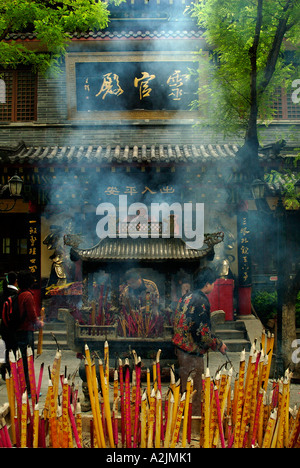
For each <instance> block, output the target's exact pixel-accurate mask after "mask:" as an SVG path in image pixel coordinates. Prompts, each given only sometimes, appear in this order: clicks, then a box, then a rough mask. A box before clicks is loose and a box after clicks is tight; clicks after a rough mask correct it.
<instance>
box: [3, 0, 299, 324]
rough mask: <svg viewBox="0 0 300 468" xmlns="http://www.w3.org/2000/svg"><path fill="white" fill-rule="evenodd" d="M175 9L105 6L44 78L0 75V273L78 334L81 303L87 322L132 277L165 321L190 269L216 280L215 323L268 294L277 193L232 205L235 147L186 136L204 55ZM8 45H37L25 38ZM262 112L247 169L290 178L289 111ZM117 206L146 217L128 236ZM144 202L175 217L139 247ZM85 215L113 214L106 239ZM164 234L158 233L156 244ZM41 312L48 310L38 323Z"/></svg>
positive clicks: (201, 133) (23, 72)
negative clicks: (71, 323) (64, 313)
mask: <svg viewBox="0 0 300 468" xmlns="http://www.w3.org/2000/svg"><path fill="white" fill-rule="evenodd" d="M188 3H189V1H185V0H157V1H156V0H155V1H145V2H140V1H135V0H127V2H126V3H124V4H121V5H120V6H119V7H117V6H111V20H110V23H109V26H108V28H107V29H105V30H102V31H97V32H95V31H91V32H89V33H82V34H81V33H78V34H75V35H74V36H73V38H72V41H71V43H70V45H69V48H68V53H67V55H66V57H65V58H64V59H63V60H62V65H61V73H60V74H59V75H58V76H55V77H50V78H46V77H44V76H42V75H37V74H34V73H33V72H32V71H31V70H29V69H26V68H24V67H20V68H17V69H15V70H10V69H3V70H2V72H1V73H2V81H1V83H2V84H3V89H2V88H0V96H2V94H1V93H4V94H5V99H4V98H2V99H1V101H0V182H1V185H2V190H1V199H0V223H1V233H0V236H1V239H0V275H1V277H3V276H4V274H5V273H7V272H8V271H9V270H20V269H24V268H29V269H30V270H31V271H32V273H34V275H35V277H36V279H37V289H36V294H37V300H38V301H39V303H40V304H41V303H42V302H43V303H46V304H49V301H52V305H53V304H56V305H55V307H54V309H55V308H59V307H71V309H72V311H73V312H74V316H75V317H76V319H79V321H81V323H85V324H89V323H91V318H90V316H89V317H86V316H85V315H84V313H83V312H82V311H83V310H84V309H85V308H87V309H89V308H91V307H92V306H91V302H93V301H94V302H93V304H94V307H96V312H95V309H94V312H92V313H94V318H93V320H94V323H97V317H98V316H99V314H98V311H99V310H100V308H101V307H103V302H104V301H106V304H111V302H112V301H113V300H114V297H112V296H113V294H115V296H116V295H118V293H116V288H117V291H119V289H118V288H119V287H120V285H121V284H122V281H123V276H122V275H123V274H124V273H125V270H126V269H128V268H132V267H134V268H139V269H140V270H141V271H142V272H143V274H144V275H146V277H147V278H148V279H149V280H151V281H153V282H155V283H156V284H157V287H158V290H159V294H160V297H161V301H162V303H163V307H164V310H165V308H167V307H169V306H170V307H171V306H172V303H174V302H175V301H176V299H178V295H179V294H180V292H179V291H178V290H177V289H178V284H180V278H181V276H184V277H186V275H188V280H189V281H190V282H191V284H192V281H193V274H194V273H195V272H196V271H197V270H198V269H199V268H201V267H202V266H204V265H210V266H213V267H214V268H216V270H217V271H218V273H219V276H220V279H219V280H218V283H217V287H216V289H215V296H214V297H213V298H212V304H213V308H214V309H215V310H217V309H223V310H225V315H226V321H233V320H235V319H236V317H237V316H245V315H249V314H251V313H252V310H251V293H252V292H253V290H255V289H257V288H261V287H266V288H267V289H269V290H272V288H274V287H275V286H276V277H277V271H276V262H275V251H276V236H274V229H273V225H274V211H275V207H276V203H277V199H278V191H276V187H272V186H270V187H268V192H267V198H266V199H265V202H266V203H267V204H268V207H269V208H270V210H268V212H267V213H266V212H265V211H264V210H259V209H258V206H257V204H256V202H255V200H254V198H253V195H252V193H251V190H250V189H249V190H248V191H245V195H244V196H243V197H242V198H241V196H240V193H241V190H240V188H241V187H243V186H244V184H245V174H241V173H239V171H238V169H237V166H236V163H235V162H236V155H237V152H238V150H239V148H240V147H241V146H242V145H243V140H242V139H238V138H224V137H223V136H222V135H215V134H214V133H213V132H212V131H211V129H210V128H209V126H207V127H206V128H205V129H203V128H202V127H201V128H200V127H198V126H197V122H198V121H199V120H201V121H203V119H205V115H206V109H205V108H203V109H202V108H201V103H200V107H199V110H192V109H191V106H190V104H191V102H192V101H194V100H195V99H197V90H198V86H199V82H198V81H197V80H198V79H199V80H204V81H205V80H207V77H206V75H205V73H204V72H203V74H202V73H201V69H202V68H203V70H204V67H203V62H202V61H203V60H204V58H203V55H201V56H200V55H199V54H197V52H199V50H200V49H202V51H205V53H206V54H207V57H209V56H210V53H211V52H210V50H209V48H208V47H207V46H206V44H205V40H204V38H203V31H201V30H199V28H198V26H197V24H196V23H195V21H194V19H192V18H191V17H190V16H189V15H188V14H186V13H185V9H186V6H187V4H188ZM8 39H9V40H16V41H22V42H23V43H25V44H30V46H36V45H37V44H36V43H37V41H36V38H35V37H34V35H33V34H31V33H23V34H13V35H11V37H9V38H8ZM197 70H199V75H198V73H193V71H194V72H196V71H197ZM195 76H197V77H198V78H197V79H196V78H195ZM274 106H275V107H276V109H277V111H278V112H277V116H276V118H275V119H274V120H273V121H272V122H271V123H269V124H268V125H266V124H265V123H264V122H261V123H260V133H261V141H263V143H264V145H263V146H262V147H261V150H260V155H259V159H260V165H261V168H262V170H263V171H265V172H270V171H271V170H272V169H276V170H281V169H282V168H291V169H292V170H295V166H294V165H293V162H294V160H295V158H296V156H297V152H296V151H295V149H296V148H297V141H298V142H299V138H300V105H299V104H295V103H293V102H292V100H291V95H289V94H288V93H285V92H283V91H281V90H278V95H277V96H276V97H274ZM292 128H293V131H291V129H292ZM278 135H280V137H278ZM279 139H281V143H276V141H277V140H279ZM282 140H284V142H283V141H282ZM298 147H299V143H298ZM14 174H17V175H18V176H19V177H21V178H22V180H23V192H22V198H19V199H18V200H17V201H16V203H15V204H14V200H13V199H12V198H10V197H9V191H8V181H9V179H10V178H11V177H12V176H13V175H14ZM120 197H122V198H120ZM120 199H121V200H123V201H126V203H127V205H126V206H127V208H129V207H130V208H131V209H132V210H134V208H136V211H137V210H140V208H141V205H143V206H146V207H147V208H148V214H147V216H148V218H147V219H146V221H145V225H144V227H143V228H141V230H140V234H141V235H140V236H139V237H138V238H136V237H135V238H134V237H133V236H131V235H130V232H129V230H128V229H129V224H130V222H131V221H132V219H133V217H132V213H129V212H128V211H127V213H126V215H127V216H125V217H123V218H122V219H121V213H120V210H119V203H120ZM13 204H14V206H13ZM135 204H136V205H135ZM155 204H165V206H168V207H170V206H173V208H174V209H175V208H176V207H177V208H178V206H180V207H182V210H183V211H182V212H181V213H179V214H182V217H181V219H179V220H178V217H177V218H176V209H175V210H174V209H173V210H171V211H170V212H169V213H168V212H167V216H166V217H165V218H164V217H162V218H161V219H157V220H155V221H157V226H156V229H157V232H156V235H155V234H154V235H153V236H152V235H151V234H153V233H150V232H149V230H148V229H149V224H150V207H152V206H153V205H155ZM99 206H100V207H101V209H104V208H105V207H116V213H115V218H113V220H114V221H115V224H112V226H117V227H118V229H117V230H115V231H114V230H112V231H109V227H110V225H109V222H108V227H107V233H106V238H105V239H103V237H102V239H101V238H100V237H99V236H98V233H97V226H98V223H99V221H100V219H101V216H100V214H102V215H104V212H103V211H101V209H100V208H99ZM184 208H186V211H184ZM188 209H189V210H190V211H189V219H188V214H187V211H188ZM201 210H202V211H201ZM174 212H175V216H173V217H172V216H170V215H174ZM200 213H202V214H203V217H201V218H200ZM139 215H141V212H140V211H139ZM177 215H178V213H177ZM185 216H186V219H188V222H189V223H190V226H189V229H188V228H187V224H185V225H184V219H185ZM197 216H199V218H197ZM179 218H180V217H179ZM110 220H111V219H110ZM201 220H203V223H204V226H201V229H202V228H203V239H202V242H201V244H200V245H198V244H196V243H194V244H193V241H195V238H192V236H191V234H192V233H193V232H194V234H195V223H197V221H199V226H198V227H200V224H201ZM151 222H152V224H153V225H154V224H155V223H154V219H153V217H152V218H151ZM121 223H124V224H125V228H124V229H125V230H124V231H120V229H121ZM297 223H299V212H298V211H294V210H290V212H289V213H288V215H287V233H288V239H287V242H290V243H291V244H293V243H294V242H296V235H297V234H296V228H295V226H296V225H297ZM164 225H165V226H167V227H168V228H169V229H171V235H170V236H167V237H164V236H163V232H164V231H163V230H164ZM183 225H184V226H185V228H186V230H185V231H184V230H182V226H183ZM176 229H177V230H176ZM178 229H179V231H178ZM182 231H183V235H178V232H180V233H182ZM122 233H123V235H122ZM203 240H204V243H203ZM189 244H192V245H189ZM252 253H254V254H255V255H252ZM290 264H291V266H292V267H291V268H292V269H293V268H294V269H296V267H297V265H296V264H295V265H294V266H293V262H292V261H291V262H290ZM292 274H294V271H291V275H292ZM89 275H91V278H90V279H88V277H89ZM116 277H117V280H116ZM112 278H113V279H112ZM85 282H87V283H85ZM176 288H177V289H176ZM112 291H114V292H112ZM99 298H101V307H100V305H99V302H100V299H99ZM55 300H56V302H55ZM47 301H48V302H47ZM49 309H50V308H49ZM55 313H56V312H55V310H54V312H53V307H51V313H50V312H49V314H50V316H49V319H55V318H56V316H55ZM51 314H53V317H52V316H51ZM95 314H96V315H95ZM95 317H96V318H95ZM95 320H96V322H95ZM102 324H103V325H105V324H104V323H102Z"/></svg>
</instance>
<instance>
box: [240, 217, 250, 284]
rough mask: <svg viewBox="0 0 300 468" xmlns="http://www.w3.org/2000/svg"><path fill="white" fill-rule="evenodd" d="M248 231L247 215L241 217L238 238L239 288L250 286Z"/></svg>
mask: <svg viewBox="0 0 300 468" xmlns="http://www.w3.org/2000/svg"><path fill="white" fill-rule="evenodd" d="M249 234H250V230H249V228H248V217H247V214H243V215H241V218H240V222H239V228H238V237H239V247H238V257H239V280H240V286H243V285H244V286H246V285H248V284H251V263H250V247H249V244H250V239H249Z"/></svg>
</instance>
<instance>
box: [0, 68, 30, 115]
mask: <svg viewBox="0 0 300 468" xmlns="http://www.w3.org/2000/svg"><path fill="white" fill-rule="evenodd" d="M0 78H1V79H2V80H3V81H4V82H5V97H4V99H2V100H3V101H4V102H0V121H10V122H22V121H30V120H36V107H37V102H36V101H37V99H36V75H35V74H33V73H32V72H31V71H30V70H26V69H18V70H1V71H0Z"/></svg>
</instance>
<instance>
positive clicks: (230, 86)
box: [190, 0, 300, 365]
mask: <svg viewBox="0 0 300 468" xmlns="http://www.w3.org/2000/svg"><path fill="white" fill-rule="evenodd" d="M190 13H191V15H192V16H194V17H195V18H197V21H198V24H199V26H200V27H201V28H203V29H204V31H205V32H204V36H205V38H206V41H207V43H208V45H209V46H210V48H211V53H212V54H211V56H212V57H213V60H211V61H210V64H209V69H208V70H207V73H208V74H209V76H210V80H209V83H208V84H206V85H202V86H201V87H200V100H199V101H196V102H195V103H194V105H196V106H201V105H202V104H203V103H205V102H206V104H208V105H207V108H208V109H209V111H208V115H207V117H208V119H207V121H208V125H209V126H213V127H214V128H215V129H216V130H217V131H218V132H220V131H222V132H224V133H225V135H226V134H229V133H232V134H235V135H239V136H241V135H242V136H243V138H244V144H243V145H242V147H241V149H240V150H239V152H238V155H237V166H238V170H240V172H241V173H242V174H243V175H244V176H246V177H248V182H250V181H251V180H253V179H254V178H257V177H261V173H260V168H259V161H258V151H259V134H258V122H259V119H265V120H266V119H271V118H272V115H273V110H272V107H271V105H270V102H271V97H272V95H273V94H274V91H275V89H276V88H277V87H278V86H281V87H284V88H286V89H288V88H291V86H292V83H293V84H294V83H295V82H296V84H297V83H298V80H296V78H299V77H298V76H297V66H296V64H297V60H298V58H297V54H299V38H300V2H299V0H199V1H198V2H197V3H195V4H193V5H192V7H191V8H190ZM297 47H298V49H297ZM202 63H203V62H201V64H202ZM294 80H295V81H294ZM246 177H245V179H246ZM278 177H280V178H281V183H280V186H281V195H282V196H283V197H284V198H285V205H286V206H285V208H295V207H296V205H297V206H298V201H297V200H296V198H295V193H294V182H295V179H294V180H293V178H292V176H291V174H288V172H287V171H285V173H284V174H280V175H279V176H278V174H275V172H273V173H271V174H269V181H270V180H272V181H278ZM285 215H286V213H284V209H283V212H282V220H283V219H284V217H285ZM282 223H283V225H284V224H285V222H284V221H282ZM278 232H279V231H278ZM281 235H284V234H281ZM296 250H297V249H296ZM298 250H299V249H298ZM294 262H296V263H299V258H297V252H296V251H295V258H294ZM281 263H282V264H281V266H280V268H281V270H282V275H281V277H282V278H283V279H284V280H283V281H280V285H278V291H280V295H279V296H280V301H278V303H280V304H281V305H280V307H281V309H282V317H283V325H284V329H283V344H284V346H283V357H284V360H285V365H287V364H288V362H289V359H290V355H291V353H290V351H291V341H292V340H293V339H294V338H296V330H295V304H296V298H297V294H298V291H299V288H300V269H298V271H297V272H296V275H295V278H294V279H293V281H290V271H291V269H290V266H289V265H287V264H286V263H287V262H286V259H285V258H283V259H282V262H281Z"/></svg>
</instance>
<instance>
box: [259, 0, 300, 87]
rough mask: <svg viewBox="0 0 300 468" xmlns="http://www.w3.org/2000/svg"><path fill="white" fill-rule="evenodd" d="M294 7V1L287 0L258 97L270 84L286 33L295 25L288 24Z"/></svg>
mask: <svg viewBox="0 0 300 468" xmlns="http://www.w3.org/2000/svg"><path fill="white" fill-rule="evenodd" d="M293 6H294V1H293V0H287V2H286V4H285V6H284V8H283V10H282V12H283V14H284V16H283V17H281V18H280V19H279V21H278V26H277V30H276V33H275V36H274V40H273V44H272V47H271V49H270V52H269V55H268V58H267V62H266V68H265V73H264V77H263V79H262V81H261V83H260V84H259V87H258V95H260V96H261V95H262V94H263V92H264V90H265V88H266V87H267V86H268V84H269V83H270V81H271V79H272V76H273V74H274V72H275V68H276V63H277V60H278V57H279V54H280V51H281V46H282V42H283V39H284V36H285V34H286V32H287V31H289V29H291V28H292V27H293V25H294V24H293V23H291V24H288V21H289V17H290V12H289V10H290V8H291V7H293Z"/></svg>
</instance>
